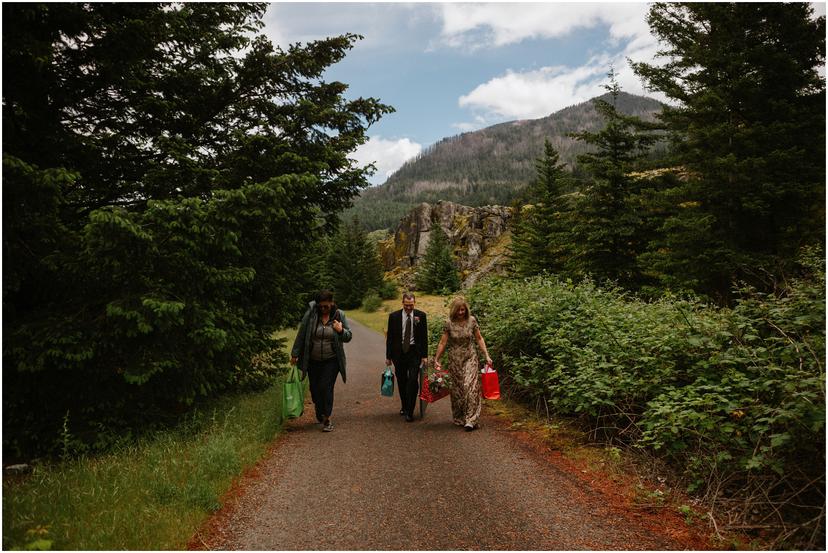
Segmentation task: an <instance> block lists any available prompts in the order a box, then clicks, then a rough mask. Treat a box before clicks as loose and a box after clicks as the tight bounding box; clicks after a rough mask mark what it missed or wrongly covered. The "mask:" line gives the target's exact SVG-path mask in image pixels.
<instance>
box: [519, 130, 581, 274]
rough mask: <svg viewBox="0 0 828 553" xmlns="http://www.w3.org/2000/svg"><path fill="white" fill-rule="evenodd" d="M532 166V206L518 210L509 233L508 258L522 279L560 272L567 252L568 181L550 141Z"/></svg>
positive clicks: (530, 196) (530, 198)
mask: <svg viewBox="0 0 828 553" xmlns="http://www.w3.org/2000/svg"><path fill="white" fill-rule="evenodd" d="M535 167H536V171H537V178H536V180H535V183H534V186H533V187H532V189H531V191H530V194H529V201H530V202H531V203H530V205H528V206H525V207H524V208H523V209H522V210H521V211H520V214H519V216H518V220H517V222H516V223H515V226H514V228H513V231H512V245H511V258H512V263H513V266H514V270H515V272H516V273H517V274H519V275H521V276H531V275H535V274H538V273H541V272H544V271H546V272H550V273H559V272H561V270H562V269H563V267H564V265H565V262H566V256H567V251H568V249H569V233H568V229H567V228H566V227H567V225H568V223H567V216H568V213H567V209H568V208H567V204H566V200H565V198H564V191H565V190H566V189H567V185H568V182H567V181H568V179H567V175H566V172H565V171H564V167H563V164H561V163H559V157H558V152H557V151H556V150H555V148H553V147H552V144H551V143H550V142H549V140H546V141H544V155H543V157H541V158H538V159H537V160H536V162H535Z"/></svg>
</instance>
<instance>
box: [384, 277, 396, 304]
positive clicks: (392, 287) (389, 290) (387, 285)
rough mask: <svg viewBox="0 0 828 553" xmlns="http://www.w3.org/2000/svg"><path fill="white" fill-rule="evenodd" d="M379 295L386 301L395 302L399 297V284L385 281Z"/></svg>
mask: <svg viewBox="0 0 828 553" xmlns="http://www.w3.org/2000/svg"><path fill="white" fill-rule="evenodd" d="M379 295H380V297H381V298H382V299H384V300H393V299H394V298H396V297H397V295H398V292H397V284H396V283H395V282H394V281H392V280H383V281H382V284H381V285H380V288H379Z"/></svg>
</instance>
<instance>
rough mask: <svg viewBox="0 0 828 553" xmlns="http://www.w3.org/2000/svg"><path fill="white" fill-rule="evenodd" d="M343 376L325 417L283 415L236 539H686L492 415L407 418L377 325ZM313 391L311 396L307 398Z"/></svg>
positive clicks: (231, 539) (235, 522) (292, 545)
mask: <svg viewBox="0 0 828 553" xmlns="http://www.w3.org/2000/svg"><path fill="white" fill-rule="evenodd" d="M351 327H352V330H353V340H352V341H351V342H350V343H349V344H347V345H346V352H347V357H348V383H347V384H343V383H342V381H341V380H339V381H337V384H336V392H335V394H336V396H335V400H334V412H333V416H332V420H333V421H334V425H335V430H334V431H333V432H331V433H326V432H322V431H321V427H320V425H318V424H316V423H315V420H314V417H313V406H312V405H311V404H310V403H308V405H306V407H305V414H304V415H303V416H302V417H301V418H299V419H295V420H293V421H290V422H289V423H288V424H287V428H286V433H285V435H283V436H282V437H281V438H280V441H279V445H278V446H277V447H275V448H274V449H273V450H272V453H271V454H270V456H269V457H268V458H267V459H265V460H264V461H263V462H262V463H261V464H260V467H259V470H258V473H259V477H258V478H256V479H255V480H254V481H253V482H252V483H250V484H249V485H247V486H245V490H244V494H243V495H242V496H241V497H240V498H239V499H238V501H237V503H236V505H235V507H234V508H233V509H232V511H231V512H230V513H229V514H228V515H227V517H226V519H225V520H224V521H223V522H222V526H223V528H222V529H221V534H222V536H223V540H222V543H220V544H216V545H214V546H213V547H216V548H221V549H229V550H320V549H322V550H469V549H472V550H596V549H598V550H600V549H658V550H665V549H666V550H675V549H682V548H683V545H682V544H681V543H677V542H675V541H674V539H673V538H671V537H669V536H667V535H658V533H657V532H654V531H652V530H651V529H647V528H644V527H642V526H638V525H636V524H635V522H634V520H632V519H631V517H626V516H624V515H623V513H619V512H618V511H617V510H613V509H610V508H609V507H608V506H607V505H606V504H605V503H604V502H603V501H602V499H601V496H600V495H599V494H598V493H597V492H592V491H591V490H589V489H584V485H583V484H582V483H580V482H578V481H577V479H575V478H573V477H572V476H571V475H568V474H566V473H564V472H562V471H560V470H558V469H556V468H555V467H554V466H553V465H550V464H549V463H548V462H546V461H544V460H543V459H542V458H540V456H538V455H533V454H532V452H531V451H528V450H527V449H526V448H525V447H521V445H520V444H519V443H517V441H516V440H514V439H513V437H512V436H511V435H510V433H509V432H506V431H504V430H500V429H498V428H496V427H495V426H494V425H486V424H485V420H484V424H483V427H482V428H481V429H480V430H477V431H475V432H464V431H463V430H462V429H461V428H458V427H456V426H454V425H453V424H452V423H451V416H450V405H449V401H450V400H449V398H445V399H442V400H440V401H438V402H436V403H433V404H431V405H430V406H429V408H428V411H427V413H426V416H425V418H424V420H422V421H420V420H417V421H416V422H414V423H406V422H405V421H404V419H403V418H402V417H401V416H400V415H399V408H400V404H399V399H398V398H397V396H396V391H395V396H394V397H393V398H388V397H382V396H380V394H379V384H380V374H381V372H382V368H383V364H384V357H385V353H384V352H385V344H384V338H383V336H382V335H380V334H378V333H376V332H374V331H372V330H370V329H368V328H366V327H365V326H362V325H360V324H359V323H357V322H355V321H352V322H351ZM308 401H310V400H309V399H308Z"/></svg>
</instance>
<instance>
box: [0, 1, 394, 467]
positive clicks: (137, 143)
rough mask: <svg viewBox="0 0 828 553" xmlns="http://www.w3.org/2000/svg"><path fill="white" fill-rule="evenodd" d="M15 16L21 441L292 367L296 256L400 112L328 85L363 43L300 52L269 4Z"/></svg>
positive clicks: (9, 78) (10, 328)
mask: <svg viewBox="0 0 828 553" xmlns="http://www.w3.org/2000/svg"><path fill="white" fill-rule="evenodd" d="M2 9H3V49H2V50H3V77H4V79H3V135H2V137H3V203H4V213H3V256H4V261H5V269H4V274H3V338H4V340H3V409H4V418H3V421H4V426H3V439H4V451H6V446H7V445H8V446H9V447H10V448H11V449H9V451H17V452H18V453H19V454H31V453H33V450H35V449H37V450H39V451H37V453H43V452H47V453H48V452H49V451H50V450H53V448H55V447H57V446H58V445H59V441H58V433H59V432H60V429H61V428H62V426H63V423H64V421H65V420H67V416H68V423H67V426H68V431H69V432H71V433H72V434H73V435H76V436H85V437H86V438H87V439H88V440H89V441H90V442H95V441H96V435H97V429H99V428H116V427H117V425H119V424H125V425H127V424H132V423H135V426H134V427H139V426H141V425H142V421H141V420H140V419H141V418H145V417H150V416H152V415H153V414H157V413H158V411H159V410H160V409H163V408H167V407H175V408H177V409H178V408H180V407H184V406H187V405H192V404H193V403H194V402H195V401H197V400H198V399H199V398H204V397H207V396H213V395H216V394H218V393H221V392H222V391H226V390H231V389H235V388H238V387H239V386H241V385H242V383H244V382H250V381H251V380H250V379H255V378H256V375H258V374H263V373H262V371H260V370H259V369H258V368H254V367H253V366H252V363H253V359H259V360H264V361H263V362H264V363H265V366H268V367H271V370H272V368H273V367H275V363H277V362H278V359H279V357H278V347H279V343H278V342H277V341H275V339H274V338H273V334H274V331H275V330H277V329H278V328H280V327H284V326H287V325H292V324H295V321H296V312H297V311H299V310H301V302H300V299H302V298H301V295H302V292H303V291H304V290H305V286H306V285H307V284H308V282H309V278H310V277H311V275H309V274H308V272H307V271H305V270H304V268H298V267H296V265H297V264H298V263H299V262H300V261H301V260H302V258H303V256H304V254H305V252H306V249H307V248H308V247H309V246H311V245H313V244H316V243H317V242H318V241H319V240H320V239H321V238H322V236H324V234H325V232H326V230H330V229H331V225H330V224H327V223H330V222H331V221H332V220H334V219H335V214H336V213H338V212H340V211H341V210H343V209H344V208H346V207H348V206H349V205H350V202H351V199H352V198H353V197H354V196H355V195H356V193H357V192H358V191H359V189H360V188H361V187H364V186H365V185H366V184H367V182H366V175H367V174H368V173H369V168H366V167H360V166H357V165H356V164H355V163H354V162H353V161H352V160H351V159H350V154H351V152H353V150H354V149H355V148H357V147H358V146H359V145H360V144H362V143H364V142H365V140H366V139H367V137H366V131H367V128H368V127H369V126H370V125H371V124H373V123H374V122H376V121H377V120H378V119H379V118H380V117H381V116H382V115H383V114H385V113H388V112H389V111H390V110H391V108H389V107H388V106H385V105H383V104H381V103H380V102H378V101H377V100H375V99H373V98H346V97H345V95H344V93H345V90H346V88H347V86H346V85H345V84H344V83H341V82H337V81H328V80H326V79H323V75H324V73H325V71H326V70H327V68H328V67H329V66H330V65H332V64H335V63H337V62H338V61H340V60H341V59H342V58H343V57H344V56H345V54H346V52H347V51H348V50H349V49H350V48H351V47H352V46H353V44H354V42H355V41H356V40H358V38H359V37H358V36H357V35H344V36H339V37H331V38H327V39H324V40H320V41H315V42H311V43H309V44H306V45H301V44H295V45H292V46H290V47H289V48H287V49H285V50H283V49H281V48H279V47H277V46H274V45H273V44H272V43H271V42H270V40H269V39H268V38H267V37H266V36H265V35H264V34H262V33H261V32H260V31H261V28H262V26H263V22H262V19H263V17H264V13H265V11H266V9H267V5H266V4H254V3H198V2H194V3H177V4H164V3H94V2H93V3H69V2H67V3H34V2H29V3H16V4H13V3H5V4H3V6H2ZM258 382H259V384H260V385H264V384H266V383H268V382H269V380H268V379H267V378H261V379H259V381H258ZM67 413H68V415H67ZM101 441H105V440H101Z"/></svg>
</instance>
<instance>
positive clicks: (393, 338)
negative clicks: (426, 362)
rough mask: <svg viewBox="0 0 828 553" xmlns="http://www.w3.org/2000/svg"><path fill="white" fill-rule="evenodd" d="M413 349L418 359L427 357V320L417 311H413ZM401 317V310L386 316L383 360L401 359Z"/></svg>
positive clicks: (422, 313)
mask: <svg viewBox="0 0 828 553" xmlns="http://www.w3.org/2000/svg"><path fill="white" fill-rule="evenodd" d="M413 314H414V347H415V348H416V349H417V352H418V353H419V356H420V358H423V357H428V320H427V318H426V314H425V313H424V312H422V311H420V310H419V309H415V310H414V313H413ZM402 316H403V310H402V309H400V310H398V311H394V312H393V313H391V314H390V315H388V327H387V328H388V331H387V332H386V333H385V358H386V359H399V358H400V357H402V332H403V331H402ZM417 319H419V322H417Z"/></svg>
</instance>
